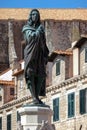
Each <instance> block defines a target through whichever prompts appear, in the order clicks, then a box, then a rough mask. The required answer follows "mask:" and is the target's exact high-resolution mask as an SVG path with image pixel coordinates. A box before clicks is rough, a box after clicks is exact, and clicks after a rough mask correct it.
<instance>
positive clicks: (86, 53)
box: [85, 48, 87, 62]
mask: <svg viewBox="0 0 87 130" xmlns="http://www.w3.org/2000/svg"><path fill="white" fill-rule="evenodd" d="M85 62H87V48H85Z"/></svg>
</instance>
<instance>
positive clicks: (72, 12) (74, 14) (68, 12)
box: [0, 8, 87, 20]
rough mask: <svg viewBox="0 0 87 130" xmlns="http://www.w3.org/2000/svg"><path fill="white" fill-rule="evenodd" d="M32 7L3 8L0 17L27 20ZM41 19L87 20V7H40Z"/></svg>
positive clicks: (0, 10)
mask: <svg viewBox="0 0 87 130" xmlns="http://www.w3.org/2000/svg"><path fill="white" fill-rule="evenodd" d="M30 11H31V9H26V8H18V9H17V8H1V9H0V19H18V20H26V19H27V18H28V14H29V12H30ZM39 11H40V15H41V19H42V20H44V19H55V20H72V19H81V20H87V9H80V8H79V9H39Z"/></svg>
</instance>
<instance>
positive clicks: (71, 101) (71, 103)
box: [68, 93, 75, 118]
mask: <svg viewBox="0 0 87 130" xmlns="http://www.w3.org/2000/svg"><path fill="white" fill-rule="evenodd" d="M74 109H75V94H74V93H70V94H68V118H70V117H73V116H74V114H75V110H74Z"/></svg>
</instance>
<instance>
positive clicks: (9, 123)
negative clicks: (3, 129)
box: [7, 114, 11, 130]
mask: <svg viewBox="0 0 87 130" xmlns="http://www.w3.org/2000/svg"><path fill="white" fill-rule="evenodd" d="M7 130H11V114H10V115H7Z"/></svg>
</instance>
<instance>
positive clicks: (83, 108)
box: [79, 88, 87, 115]
mask: <svg viewBox="0 0 87 130" xmlns="http://www.w3.org/2000/svg"><path fill="white" fill-rule="evenodd" d="M84 98H85V99H84ZM82 99H83V100H82ZM86 102H87V88H84V89H81V90H80V91H79V113H80V114H81V115H83V114H87V104H86ZM83 104H84V105H83Z"/></svg>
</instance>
